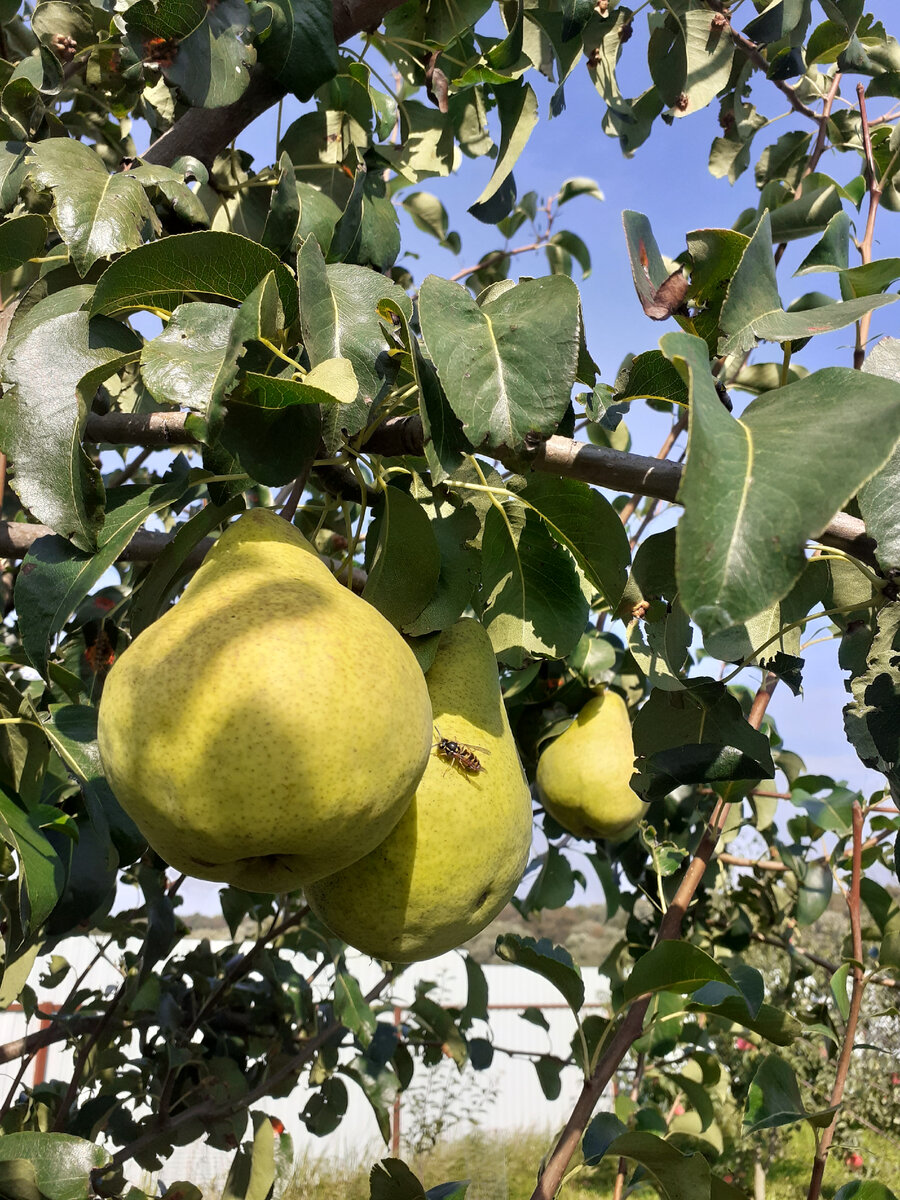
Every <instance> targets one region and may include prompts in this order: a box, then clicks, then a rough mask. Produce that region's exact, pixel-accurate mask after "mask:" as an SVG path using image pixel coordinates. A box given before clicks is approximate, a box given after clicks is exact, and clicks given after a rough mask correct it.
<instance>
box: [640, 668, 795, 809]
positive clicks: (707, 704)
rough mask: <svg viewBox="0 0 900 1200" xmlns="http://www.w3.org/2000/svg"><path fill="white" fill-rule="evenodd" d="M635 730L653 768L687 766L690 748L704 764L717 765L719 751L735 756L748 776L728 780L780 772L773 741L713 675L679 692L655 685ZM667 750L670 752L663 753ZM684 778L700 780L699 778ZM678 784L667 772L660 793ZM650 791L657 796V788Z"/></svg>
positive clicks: (688, 683) (760, 777) (769, 775)
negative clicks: (748, 716)
mask: <svg viewBox="0 0 900 1200" xmlns="http://www.w3.org/2000/svg"><path fill="white" fill-rule="evenodd" d="M632 730H633V734H634V745H635V750H636V752H637V754H638V755H639V756H644V755H646V756H650V762H649V767H650V768H651V769H652V770H654V771H659V770H661V769H662V767H663V766H666V767H668V768H670V769H672V770H675V769H676V767H677V766H678V764H679V759H681V761H682V764H683V763H684V762H688V763H690V762H691V759H690V756H689V752H690V751H693V752H694V755H695V758H694V765H700V766H701V767H702V766H704V765H708V764H709V763H714V762H715V760H716V758H717V756H720V755H721V756H722V757H723V758H727V757H728V756H731V757H732V758H736V759H737V760H738V761H737V766H738V767H740V768H741V769H742V771H743V774H739V775H737V776H735V775H727V774H726V776H725V777H726V778H728V777H731V778H744V779H763V778H765V779H769V778H771V777H772V776H773V775H774V773H775V766H774V763H773V762H772V756H771V751H770V748H769V739H768V738H767V737H766V735H765V734H764V733H761V732H759V731H758V730H756V729H753V728H752V727H751V726H750V725H748V724H747V721H746V719H745V717H744V712H743V709H742V708H741V706H740V703H739V702H738V700H737V699H736V698H735V697H734V696H733V695H730V694H729V693H728V691H727V689H726V688H725V687H723V685H722V684H719V683H714V682H713V681H711V680H708V679H706V680H700V679H698V680H693V679H692V680H689V681H686V688H685V690H684V691H679V692H670V691H662V690H660V689H658V688H654V690H653V691H652V692H651V693H650V696H649V698H648V700H647V702H646V703H645V704H644V705H643V706H642V707H641V708H640V709H639V710H638V714H637V716H636V718H635V721H634V725H633V726H632ZM667 752H671V754H669V755H668V757H664V756H665V755H666V754H667ZM673 755H674V756H675V761H674V762H673V761H672V756H673ZM700 773H701V774H702V772H700ZM677 777H678V772H677V771H676V778H677ZM685 782H696V778H693V779H690V780H687V779H686V780H685ZM673 786H675V784H673V782H672V781H671V779H668V782H667V777H666V776H664V778H663V780H662V782H661V783H660V786H659V789H658V794H661V795H664V794H666V792H668V791H671V789H672V787H673ZM651 791H652V793H653V794H657V790H656V789H655V788H652V789H651Z"/></svg>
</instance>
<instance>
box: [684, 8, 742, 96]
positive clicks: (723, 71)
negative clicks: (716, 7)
mask: <svg viewBox="0 0 900 1200" xmlns="http://www.w3.org/2000/svg"><path fill="white" fill-rule="evenodd" d="M681 22H683V25H682V24H681ZM681 22H679V25H680V26H681V28H682V29H683V31H684V46H685V55H686V60H687V78H686V79H685V83H684V87H683V89H682V91H683V92H684V94H685V96H686V97H687V103H686V104H685V103H682V104H677V105H676V106H675V109H674V111H675V115H676V116H677V117H684V116H687V115H688V113H692V112H697V111H698V110H699V109H701V108H705V107H706V106H707V104H709V103H710V102H711V101H712V100H713V98H714V97H715V96H716V94H717V93H718V92H721V91H722V90H723V88H724V87H725V86H726V85H727V83H728V79H729V76H730V75H731V62H732V59H733V58H734V45H733V43H732V41H731V37H730V36H729V34H728V30H727V29H724V28H723V29H718V28H716V26H714V25H713V24H712V23H711V21H710V15H709V12H708V11H707V10H706V9H697V10H693V11H691V12H686V13H684V15H683V16H682V18H681Z"/></svg>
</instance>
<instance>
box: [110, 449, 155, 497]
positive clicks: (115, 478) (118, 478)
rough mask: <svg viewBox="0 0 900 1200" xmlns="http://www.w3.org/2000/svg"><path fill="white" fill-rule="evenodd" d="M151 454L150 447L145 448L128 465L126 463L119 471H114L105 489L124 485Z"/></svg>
mask: <svg viewBox="0 0 900 1200" xmlns="http://www.w3.org/2000/svg"><path fill="white" fill-rule="evenodd" d="M152 453H153V447H152V446H145V447H144V449H143V450H142V451H141V452H140V454H136V455H135V456H134V458H133V459H132V460H131V462H130V463H126V464H125V466H124V467H122V469H121V470H120V471H115V472H114V473H113V474H112V475H110V477H109V479H107V481H106V486H107V487H119V485H120V484H123V483H126V482H127V481H128V480H129V479H131V478H133V476H134V475H135V474H136V473H137V472H138V471H139V470H140V469H141V467H142V466H143V465H144V463H145V462H146V461H147V459H148V458H149V457H150V455H151V454H152Z"/></svg>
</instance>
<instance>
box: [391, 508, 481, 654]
mask: <svg viewBox="0 0 900 1200" xmlns="http://www.w3.org/2000/svg"><path fill="white" fill-rule="evenodd" d="M480 527H481V525H480V522H479V520H478V514H477V513H476V512H475V510H474V509H473V508H472V507H471V506H470V505H465V506H464V507H463V508H458V509H452V510H451V511H450V512H449V513H448V515H447V516H445V517H436V518H435V519H434V520H433V521H432V522H431V531H432V533H433V535H434V539H435V541H436V542H437V547H438V550H439V552H440V556H441V563H440V573H439V574H438V578H437V582H436V584H435V588H434V592H433V593H432V595H431V597H430V598H429V600H428V601H427V603H426V604H425V607H424V608H423V609H422V611H421V612H420V613H419V615H418V616H417V617H416V618H415V620H414V621H411V622H408V623H407V624H406V625H404V627H403V629H404V633H406V634H407V636H409V637H422V636H423V635H425V634H428V633H434V632H435V631H437V630H440V629H447V628H449V626H450V625H452V624H453V623H454V621H456V620H458V619H459V617H461V616H462V614H463V612H464V611H465V609H466V608H467V607H468V606H469V604H470V602H471V600H472V593H473V592H474V591H475V587H476V585H477V583H478V576H479V570H478V567H479V561H480V556H479V552H478V551H477V550H476V549H474V547H472V546H471V545H469V543H470V541H474V540H475V538H476V537H477V536H478V532H479V529H480Z"/></svg>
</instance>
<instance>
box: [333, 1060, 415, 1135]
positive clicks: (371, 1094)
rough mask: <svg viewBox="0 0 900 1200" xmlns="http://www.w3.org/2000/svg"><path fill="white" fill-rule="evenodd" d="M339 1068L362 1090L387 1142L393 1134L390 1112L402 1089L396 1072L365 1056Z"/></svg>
mask: <svg viewBox="0 0 900 1200" xmlns="http://www.w3.org/2000/svg"><path fill="white" fill-rule="evenodd" d="M338 1070H339V1071H340V1072H341V1074H342V1075H346V1076H347V1078H348V1079H352V1080H353V1082H354V1083H355V1084H356V1085H357V1086H358V1087H359V1088H360V1089H361V1090H362V1093H363V1095H364V1096H365V1098H366V1099H367V1100H368V1102H369V1104H370V1106H371V1108H372V1112H373V1113H374V1114H375V1119H376V1121H377V1122H378V1129H379V1132H380V1133H381V1136H382V1137H383V1138H384V1141H385V1144H387V1142H388V1140H389V1138H390V1136H391V1117H390V1112H391V1108H392V1106H393V1104H394V1101H395V1100H396V1098H397V1093H398V1092H399V1090H400V1087H399V1082H398V1080H397V1076H396V1073H395V1072H394V1070H393V1069H392V1068H391V1067H389V1066H378V1065H376V1064H375V1063H373V1062H372V1061H371V1060H370V1059H368V1058H363V1057H360V1058H357V1059H354V1061H353V1062H352V1063H348V1064H347V1065H346V1066H340V1067H338Z"/></svg>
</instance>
